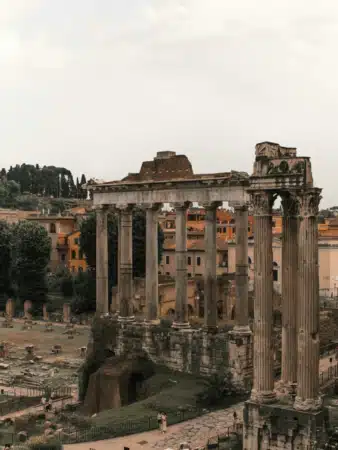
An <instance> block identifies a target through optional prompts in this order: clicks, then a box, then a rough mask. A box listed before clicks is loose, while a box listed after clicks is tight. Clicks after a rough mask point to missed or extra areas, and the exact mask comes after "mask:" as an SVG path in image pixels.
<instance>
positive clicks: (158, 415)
mask: <svg viewBox="0 0 338 450" xmlns="http://www.w3.org/2000/svg"><path fill="white" fill-rule="evenodd" d="M157 425H158V429H159V430H160V431H162V414H161V413H158V414H157Z"/></svg>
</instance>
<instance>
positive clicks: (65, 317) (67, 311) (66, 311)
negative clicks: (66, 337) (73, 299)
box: [63, 303, 71, 323]
mask: <svg viewBox="0 0 338 450" xmlns="http://www.w3.org/2000/svg"><path fill="white" fill-rule="evenodd" d="M70 314H71V311H70V304H69V303H64V304H63V321H64V322H65V323H69V322H70Z"/></svg>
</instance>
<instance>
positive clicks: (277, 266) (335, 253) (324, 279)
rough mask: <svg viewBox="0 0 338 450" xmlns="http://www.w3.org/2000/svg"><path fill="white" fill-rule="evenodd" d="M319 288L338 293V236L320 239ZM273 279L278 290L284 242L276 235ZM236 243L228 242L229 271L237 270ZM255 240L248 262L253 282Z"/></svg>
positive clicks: (274, 239) (329, 293)
mask: <svg viewBox="0 0 338 450" xmlns="http://www.w3.org/2000/svg"><path fill="white" fill-rule="evenodd" d="M318 252H319V253H318V261H319V289H320V292H321V293H322V294H323V295H324V294H326V295H329V296H331V295H333V296H337V295H338V238H335V237H320V238H319V241H318ZM272 253H273V280H274V286H275V289H276V290H277V291H280V290H281V283H282V242H281V238H280V237H274V238H273V242H272ZM235 258H236V244H235V243H234V242H229V243H228V266H229V273H233V272H235V271H236V260H235ZM254 263H255V261H254V241H253V239H249V244H248V264H249V277H250V280H251V282H253V279H254Z"/></svg>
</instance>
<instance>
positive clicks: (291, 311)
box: [281, 194, 298, 399]
mask: <svg viewBox="0 0 338 450" xmlns="http://www.w3.org/2000/svg"><path fill="white" fill-rule="evenodd" d="M282 207H283V237H282V271H283V272H282V376H281V387H282V391H283V393H284V394H286V395H287V396H288V397H289V398H290V399H291V398H292V397H291V394H292V393H293V392H294V385H295V383H296V381H297V303H298V201H297V198H295V196H293V195H290V194H289V195H286V196H284V197H282Z"/></svg>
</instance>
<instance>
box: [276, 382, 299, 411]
mask: <svg viewBox="0 0 338 450" xmlns="http://www.w3.org/2000/svg"><path fill="white" fill-rule="evenodd" d="M296 390H297V383H284V381H279V382H278V383H276V388H275V391H276V395H277V399H278V400H279V401H280V402H281V403H282V404H283V405H293V403H294V400H295V396H296Z"/></svg>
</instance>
